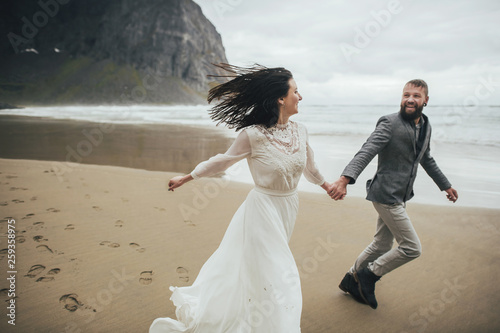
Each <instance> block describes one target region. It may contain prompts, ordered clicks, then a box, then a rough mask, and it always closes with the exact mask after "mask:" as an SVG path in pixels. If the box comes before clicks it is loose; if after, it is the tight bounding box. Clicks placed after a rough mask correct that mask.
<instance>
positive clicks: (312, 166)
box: [304, 138, 331, 192]
mask: <svg viewBox="0 0 500 333" xmlns="http://www.w3.org/2000/svg"><path fill="white" fill-rule="evenodd" d="M306 148H307V161H306V167H305V169H304V176H305V177H306V179H307V180H308V181H309V182H311V183H313V184H316V185H320V186H321V187H322V188H323V189H324V190H325V191H327V192H328V191H329V190H330V187H331V184H330V183H329V182H327V181H325V178H324V177H323V175H322V174H321V172H320V171H319V168H318V166H317V165H316V162H315V161H314V151H313V150H312V148H311V146H309V138H307V141H306Z"/></svg>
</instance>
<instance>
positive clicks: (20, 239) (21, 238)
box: [16, 236, 26, 243]
mask: <svg viewBox="0 0 500 333" xmlns="http://www.w3.org/2000/svg"><path fill="white" fill-rule="evenodd" d="M16 242H17V243H24V242H26V238H24V236H16Z"/></svg>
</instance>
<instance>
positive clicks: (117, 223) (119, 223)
mask: <svg viewBox="0 0 500 333" xmlns="http://www.w3.org/2000/svg"><path fill="white" fill-rule="evenodd" d="M124 224H125V223H124V222H123V221H122V220H116V222H115V227H117V228H121V227H123V225H124Z"/></svg>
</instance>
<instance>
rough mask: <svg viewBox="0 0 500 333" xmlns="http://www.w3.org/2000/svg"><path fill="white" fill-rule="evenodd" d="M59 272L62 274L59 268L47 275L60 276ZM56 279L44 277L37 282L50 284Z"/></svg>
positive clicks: (53, 269)
mask: <svg viewBox="0 0 500 333" xmlns="http://www.w3.org/2000/svg"><path fill="white" fill-rule="evenodd" d="M59 272H61V270H60V269H59V268H52V269H51V270H50V271H48V272H47V275H57V274H59ZM54 279H55V278H54V277H53V276H42V277H39V278H38V279H36V281H35V282H50V281H54Z"/></svg>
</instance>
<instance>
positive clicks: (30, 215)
mask: <svg viewBox="0 0 500 333" xmlns="http://www.w3.org/2000/svg"><path fill="white" fill-rule="evenodd" d="M32 216H35V214H33V213H29V214H26V216H25V217H23V218H22V219H23V220H26V219H29V218H31V217H32Z"/></svg>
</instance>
